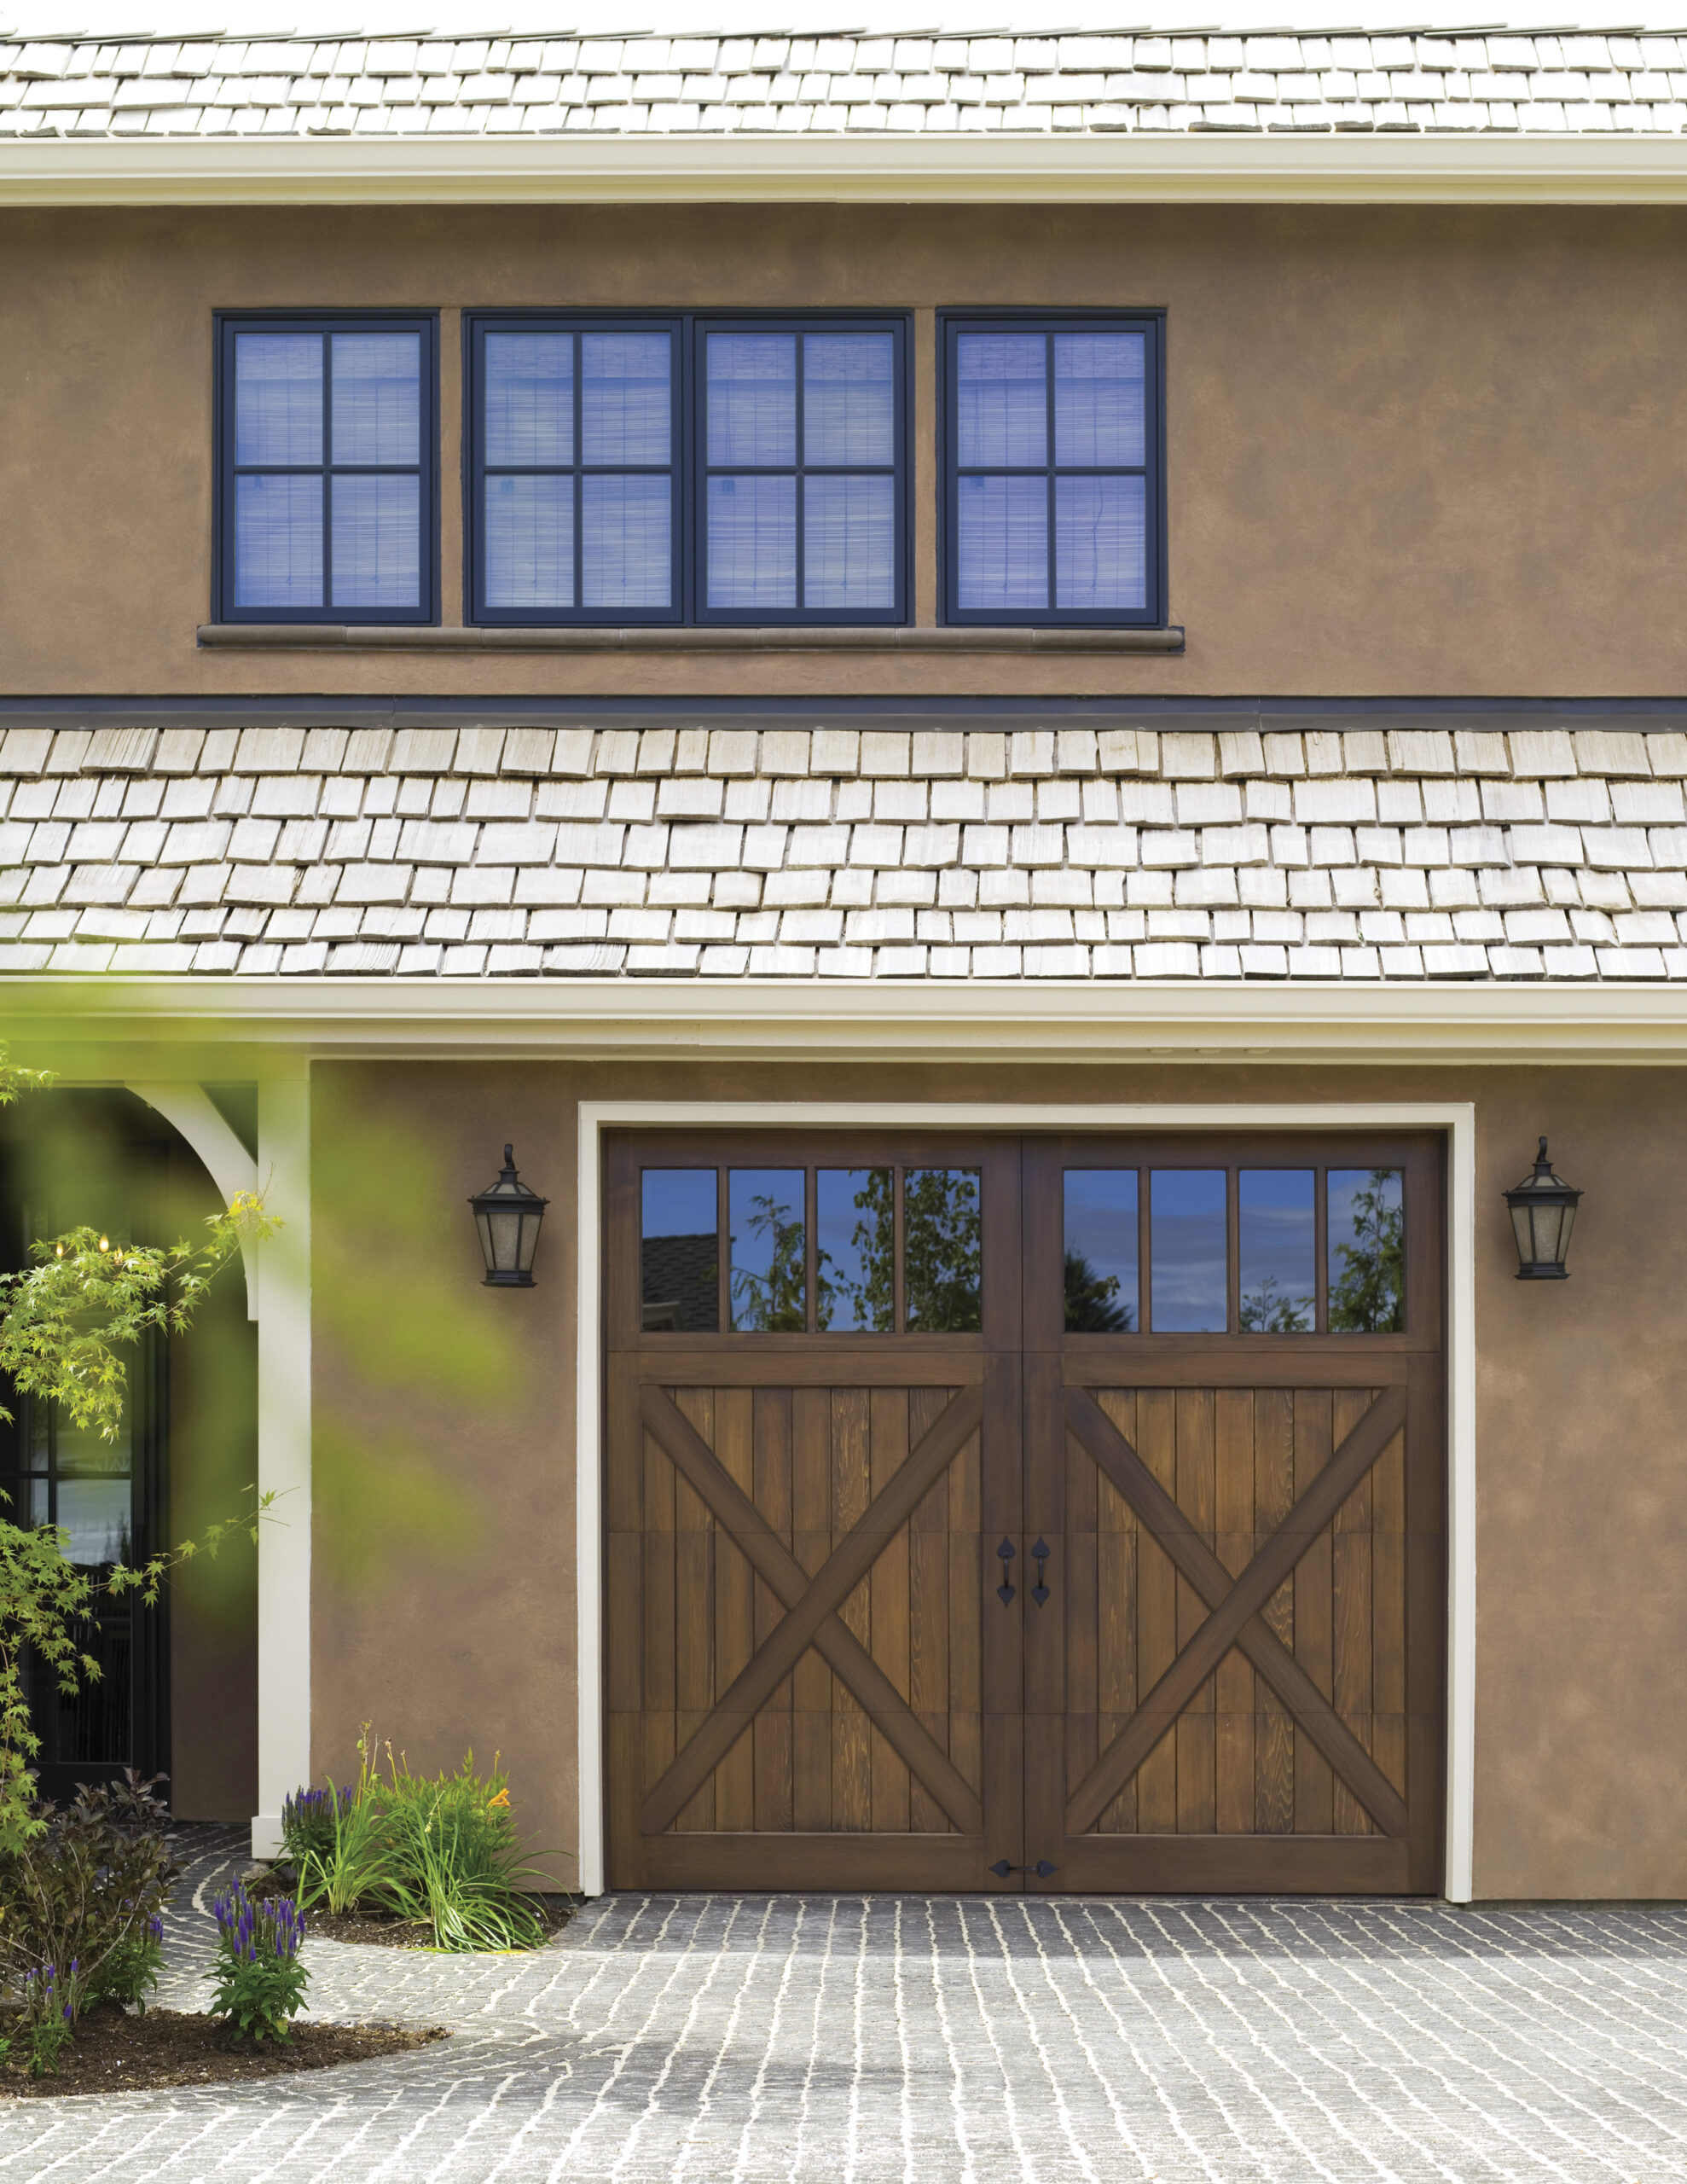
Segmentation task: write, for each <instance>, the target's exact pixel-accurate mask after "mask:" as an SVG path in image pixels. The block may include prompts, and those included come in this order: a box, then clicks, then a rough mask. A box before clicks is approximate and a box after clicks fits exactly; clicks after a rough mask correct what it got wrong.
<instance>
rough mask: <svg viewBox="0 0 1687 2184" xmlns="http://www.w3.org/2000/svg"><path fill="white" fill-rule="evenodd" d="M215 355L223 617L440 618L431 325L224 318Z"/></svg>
mask: <svg viewBox="0 0 1687 2184" xmlns="http://www.w3.org/2000/svg"><path fill="white" fill-rule="evenodd" d="M219 351H220V356H219V370H220V384H219V421H220V440H221V446H220V451H219V465H218V469H219V478H220V491H219V495H218V506H217V526H218V547H219V550H218V555H217V572H218V582H219V585H220V590H221V601H220V613H221V616H222V619H223V620H225V621H248V622H430V621H432V619H433V617H434V611H435V591H436V584H435V581H434V561H435V552H434V490H433V484H434V472H435V461H436V458H435V449H436V446H437V444H438V428H437V424H436V410H437V400H436V379H437V372H436V359H437V354H438V342H437V339H436V322H435V321H434V320H433V319H432V317H389V316H386V315H378V316H373V317H356V318H353V317H322V318H314V319H304V318H297V317H277V316H266V317H258V318H233V317H229V318H224V319H223V320H222V321H221V322H220V328H219Z"/></svg>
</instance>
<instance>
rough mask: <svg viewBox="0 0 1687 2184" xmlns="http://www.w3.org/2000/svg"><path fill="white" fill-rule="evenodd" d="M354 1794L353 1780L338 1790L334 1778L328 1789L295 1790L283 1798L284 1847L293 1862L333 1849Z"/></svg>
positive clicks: (321, 1854) (323, 1853)
mask: <svg viewBox="0 0 1687 2184" xmlns="http://www.w3.org/2000/svg"><path fill="white" fill-rule="evenodd" d="M354 1794H355V1792H354V1789H353V1786H352V1785H351V1783H350V1782H347V1783H346V1784H345V1786H344V1787H343V1788H341V1789H338V1790H337V1789H335V1787H334V1786H333V1783H332V1782H330V1783H329V1784H328V1787H327V1788H326V1789H322V1790H295V1791H294V1792H293V1795H292V1796H291V1797H290V1798H283V1799H282V1800H281V1849H282V1851H283V1854H284V1855H285V1856H286V1857H287V1862H288V1863H289V1864H290V1865H293V1866H297V1865H298V1864H299V1861H300V1860H301V1859H302V1858H305V1857H310V1856H317V1857H321V1856H324V1855H326V1854H327V1853H328V1851H331V1850H333V1846H334V1840H335V1838H336V1836H337V1834H338V1833H339V1825H340V1823H341V1822H342V1821H344V1820H345V1816H346V1815H347V1814H348V1813H349V1812H350V1811H351V1800H352V1798H353V1796H354Z"/></svg>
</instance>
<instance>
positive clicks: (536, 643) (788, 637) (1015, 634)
mask: <svg viewBox="0 0 1687 2184" xmlns="http://www.w3.org/2000/svg"><path fill="white" fill-rule="evenodd" d="M198 636H199V641H200V644H201V645H202V646H205V647H206V648H214V649H216V650H217V651H225V652H322V651H325V650H327V649H328V648H330V647H333V648H335V649H339V648H350V649H351V650H353V651H356V650H357V649H358V648H364V647H367V648H371V649H374V650H376V651H380V652H679V653H690V652H725V653H735V652H890V653H898V652H911V653H927V652H936V653H993V652H1014V653H1024V652H1034V653H1035V652H1056V653H1085V652H1106V653H1121V652H1127V653H1128V652H1152V653H1180V652H1181V651H1182V650H1183V631H1182V630H1180V629H1178V628H1173V629H1169V630H1141V629H1136V630H1072V629H1066V630H1046V629H1027V628H1025V627H1023V626H1020V625H1016V626H1015V627H1013V628H1012V629H1001V630H992V629H979V628H965V629H960V628H942V629H912V628H905V627H901V628H892V629H886V628H884V627H882V626H880V627H865V628H862V627H856V626H854V625H850V626H847V627H844V628H837V629H828V628H823V627H820V625H818V624H814V623H807V624H790V623H785V624H766V625H760V626H756V627H744V628H723V627H721V626H720V625H718V624H712V625H710V627H709V628H707V629H699V628H696V627H682V628H676V627H675V626H674V625H673V624H669V623H664V624H657V625H655V626H652V625H651V624H646V625H645V626H644V627H643V628H640V629H629V630H609V629H582V628H579V627H576V626H570V627H568V628H561V629H559V628H555V627H552V628H549V629H506V628H501V627H500V628H496V629H494V628H484V629H483V628H478V627H475V626H472V625H469V626H466V627H461V628H453V629H436V628H432V627H427V626H425V625H422V624H404V623H394V624H390V625H387V624H367V623H358V622H354V623H340V622H205V623H201V624H200V629H199V631H198Z"/></svg>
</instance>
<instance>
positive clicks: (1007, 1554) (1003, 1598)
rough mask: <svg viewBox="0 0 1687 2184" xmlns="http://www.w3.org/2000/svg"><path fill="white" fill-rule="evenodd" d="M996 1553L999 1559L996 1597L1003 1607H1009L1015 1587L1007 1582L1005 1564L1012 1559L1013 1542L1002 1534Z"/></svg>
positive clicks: (1011, 1603)
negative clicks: (998, 1579) (998, 1581)
mask: <svg viewBox="0 0 1687 2184" xmlns="http://www.w3.org/2000/svg"><path fill="white" fill-rule="evenodd" d="M996 1554H997V1555H998V1556H999V1557H1000V1561H1001V1583H1000V1584H999V1585H998V1586H997V1587H996V1598H997V1599H998V1600H1000V1602H1001V1604H1002V1606H1004V1607H1011V1606H1012V1605H1013V1594H1014V1587H1013V1586H1012V1585H1010V1584H1009V1583H1008V1582H1007V1565H1008V1564H1009V1563H1010V1562H1012V1560H1013V1542H1012V1540H1011V1539H1009V1538H1007V1537H1006V1536H1005V1535H1004V1536H1003V1539H1002V1542H1001V1545H1000V1547H999V1548H997V1549H996Z"/></svg>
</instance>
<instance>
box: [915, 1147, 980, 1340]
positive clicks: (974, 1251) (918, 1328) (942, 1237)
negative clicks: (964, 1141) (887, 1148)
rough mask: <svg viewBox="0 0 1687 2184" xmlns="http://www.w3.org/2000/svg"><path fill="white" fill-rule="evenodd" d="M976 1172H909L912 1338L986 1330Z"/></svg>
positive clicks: (951, 1170) (931, 1170)
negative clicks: (917, 1334)
mask: <svg viewBox="0 0 1687 2184" xmlns="http://www.w3.org/2000/svg"><path fill="white" fill-rule="evenodd" d="M978 1186H979V1172H978V1170H977V1169H976V1168H910V1169H909V1170H908V1171H907V1175H906V1176H904V1178H903V1181H902V1238H903V1242H902V1280H903V1284H904V1287H905V1289H906V1292H907V1327H908V1331H909V1333H919V1334H976V1333H977V1331H978V1329H979V1328H980V1327H982V1325H983V1289H984V1275H983V1234H982V1226H981V1212H982V1205H983V1201H982V1197H981V1194H980V1191H979V1187H978Z"/></svg>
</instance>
